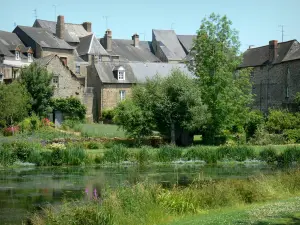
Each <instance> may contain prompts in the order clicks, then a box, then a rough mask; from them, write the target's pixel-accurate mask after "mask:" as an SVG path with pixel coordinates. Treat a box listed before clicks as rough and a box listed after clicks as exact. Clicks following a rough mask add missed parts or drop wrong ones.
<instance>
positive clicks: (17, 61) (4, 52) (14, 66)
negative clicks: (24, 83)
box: [0, 31, 34, 83]
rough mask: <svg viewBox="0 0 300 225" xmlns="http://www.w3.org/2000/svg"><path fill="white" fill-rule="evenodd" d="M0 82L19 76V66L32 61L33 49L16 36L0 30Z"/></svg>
mask: <svg viewBox="0 0 300 225" xmlns="http://www.w3.org/2000/svg"><path fill="white" fill-rule="evenodd" d="M0 58H1V60H0V83H2V82H4V83H10V82H12V80H13V79H16V78H17V77H18V76H19V73H20V68H22V67H25V66H28V65H30V63H32V62H33V60H34V58H33V51H32V49H31V48H30V47H25V46H24V45H23V43H22V41H21V40H20V39H19V38H18V36H17V35H16V34H14V33H11V32H6V31H0Z"/></svg>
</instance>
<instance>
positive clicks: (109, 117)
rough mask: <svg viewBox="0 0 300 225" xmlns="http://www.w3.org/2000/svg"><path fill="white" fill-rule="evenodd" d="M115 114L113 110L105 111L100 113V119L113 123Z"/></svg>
mask: <svg viewBox="0 0 300 225" xmlns="http://www.w3.org/2000/svg"><path fill="white" fill-rule="evenodd" d="M115 115H116V113H115V110H114V109H105V110H103V111H102V115H101V119H102V120H106V121H113V119H114V117H115Z"/></svg>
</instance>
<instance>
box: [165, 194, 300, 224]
mask: <svg viewBox="0 0 300 225" xmlns="http://www.w3.org/2000/svg"><path fill="white" fill-rule="evenodd" d="M193 224H202V225H208V224H211V225H218V224H220V225H221V224H255V225H266V224H273V225H275V224H276V225H281V224H300V197H294V198H290V199H287V200H279V201H273V202H269V203H263V204H255V205H251V206H241V207H235V208H227V209H220V210H211V211H208V212H206V213H202V214H200V215H197V216H190V217H185V218H183V219H179V220H177V221H175V222H173V223H170V224H169V225H193Z"/></svg>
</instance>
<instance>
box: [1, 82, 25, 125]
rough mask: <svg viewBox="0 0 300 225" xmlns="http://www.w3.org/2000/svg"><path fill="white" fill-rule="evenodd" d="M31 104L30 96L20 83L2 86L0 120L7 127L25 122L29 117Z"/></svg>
mask: <svg viewBox="0 0 300 225" xmlns="http://www.w3.org/2000/svg"><path fill="white" fill-rule="evenodd" d="M29 103H30V97H29V94H28V92H27V90H26V88H25V87H24V86H23V85H21V84H20V83H18V82H13V83H12V84H8V85H0V118H1V120H4V121H5V124H6V125H13V124H14V123H16V122H19V121H21V120H23V119H24V118H25V117H26V116H27V115H28V110H29V109H30V104H29Z"/></svg>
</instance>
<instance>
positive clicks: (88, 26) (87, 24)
mask: <svg viewBox="0 0 300 225" xmlns="http://www.w3.org/2000/svg"><path fill="white" fill-rule="evenodd" d="M82 26H83V28H84V29H85V30H86V31H87V32H92V23H91V22H84V23H83V24H82Z"/></svg>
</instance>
